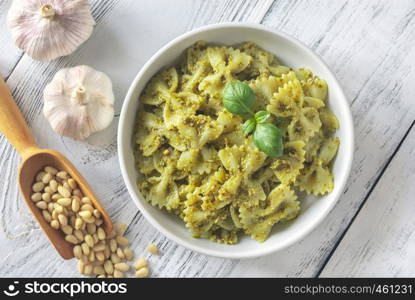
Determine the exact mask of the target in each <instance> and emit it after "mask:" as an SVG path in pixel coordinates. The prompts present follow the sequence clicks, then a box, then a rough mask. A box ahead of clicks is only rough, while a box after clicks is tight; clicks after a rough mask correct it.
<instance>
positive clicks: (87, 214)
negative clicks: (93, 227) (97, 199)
mask: <svg viewBox="0 0 415 300" xmlns="http://www.w3.org/2000/svg"><path fill="white" fill-rule="evenodd" d="M79 216H80V217H81V218H82V219H84V220H85V219H89V218H91V217H92V214H91V212H90V211H89V210H86V211H80V212H79Z"/></svg>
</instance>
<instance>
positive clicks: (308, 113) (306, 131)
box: [287, 107, 321, 142]
mask: <svg viewBox="0 0 415 300" xmlns="http://www.w3.org/2000/svg"><path fill="white" fill-rule="evenodd" d="M320 128H321V121H320V116H319V113H318V111H317V110H316V109H315V108H313V107H306V108H304V109H302V111H301V114H299V115H298V116H296V117H294V118H293V120H292V121H291V123H290V125H288V128H287V130H288V137H289V140H290V141H297V140H301V141H305V142H307V141H308V140H309V138H311V137H312V136H314V134H315V133H316V132H318V131H319V130H320Z"/></svg>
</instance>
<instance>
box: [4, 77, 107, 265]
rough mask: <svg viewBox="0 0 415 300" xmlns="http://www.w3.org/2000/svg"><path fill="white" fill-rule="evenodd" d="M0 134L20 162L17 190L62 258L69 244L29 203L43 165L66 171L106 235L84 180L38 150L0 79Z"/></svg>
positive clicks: (54, 154) (56, 156) (61, 159)
mask: <svg viewBox="0 0 415 300" xmlns="http://www.w3.org/2000/svg"><path fill="white" fill-rule="evenodd" d="M0 131H1V132H2V133H3V134H4V135H5V136H6V138H7V139H8V140H9V142H10V143H11V144H12V145H13V146H14V147H15V148H16V150H17V151H18V152H19V154H20V156H21V158H22V163H21V165H20V168H19V173H18V174H19V175H18V176H19V178H18V182H19V189H20V193H21V194H22V196H23V198H24V200H25V202H26V204H27V206H28V207H29V209H30V211H31V212H32V214H33V215H34V216H35V218H36V220H37V221H38V223H39V225H40V226H41V228H42V229H43V231H44V232H45V233H46V235H47V237H48V238H49V240H50V241H51V243H52V244H53V246H54V247H55V248H56V250H57V251H58V252H59V254H60V255H61V256H62V257H63V258H64V259H70V258H73V257H74V255H73V246H74V245H73V244H71V243H69V242H67V241H66V240H65V235H64V233H63V232H61V231H60V230H55V229H53V228H52V227H51V226H50V225H49V224H48V223H47V222H46V220H45V219H44V218H43V215H42V212H41V210H40V209H39V208H38V207H37V206H36V205H35V203H34V202H33V201H32V200H31V195H32V185H33V184H34V182H35V178H36V175H37V174H38V173H39V172H40V171H42V169H43V168H44V167H45V166H52V167H54V168H56V169H57V170H62V171H66V172H67V173H68V174H69V175H70V176H71V177H72V178H73V179H74V180H75V181H76V183H77V184H78V187H79V189H80V190H81V192H82V194H83V195H85V196H86V197H88V198H89V199H90V200H91V201H92V203H93V204H94V207H95V208H96V209H98V210H99V211H100V213H101V215H102V219H103V221H104V229H105V231H106V232H107V233H109V232H110V231H111V230H112V221H111V218H110V217H109V215H108V213H107V212H106V211H105V209H104V208H103V206H102V205H101V203H100V202H99V200H98V198H97V197H96V196H95V194H94V193H93V191H92V189H91V187H90V186H89V185H88V183H87V182H86V180H85V178H84V177H83V176H82V175H81V174H80V173H79V172H78V171H77V170H76V168H75V167H74V165H73V164H72V163H71V162H70V161H69V160H68V159H67V158H66V157H65V156H63V155H62V154H61V153H59V152H58V151H55V150H51V149H41V148H39V147H38V146H37V145H36V142H35V140H34V138H33V136H32V134H31V132H30V130H29V128H28V126H27V124H26V122H25V120H24V118H23V116H22V114H21V113H20V111H19V109H18V107H17V105H16V103H15V102H14V100H13V97H12V95H11V93H10V91H9V90H8V88H7V86H6V84H5V82H4V81H3V79H1V78H0Z"/></svg>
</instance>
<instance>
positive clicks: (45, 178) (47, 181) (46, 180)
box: [42, 173, 52, 184]
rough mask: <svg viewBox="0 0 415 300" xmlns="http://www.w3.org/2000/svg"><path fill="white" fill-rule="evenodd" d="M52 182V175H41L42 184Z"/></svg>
mask: <svg viewBox="0 0 415 300" xmlns="http://www.w3.org/2000/svg"><path fill="white" fill-rule="evenodd" d="M51 180H52V175H51V174H50V173H46V174H45V175H43V177H42V182H43V183H44V184H48V183H49V182H50V181H51Z"/></svg>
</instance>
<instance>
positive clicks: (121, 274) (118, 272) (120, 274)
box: [114, 270, 124, 278]
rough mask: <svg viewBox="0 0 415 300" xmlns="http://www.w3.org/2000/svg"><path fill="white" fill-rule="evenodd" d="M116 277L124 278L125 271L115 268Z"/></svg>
mask: <svg viewBox="0 0 415 300" xmlns="http://www.w3.org/2000/svg"><path fill="white" fill-rule="evenodd" d="M114 278H124V273H123V272H121V271H118V270H114Z"/></svg>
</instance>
